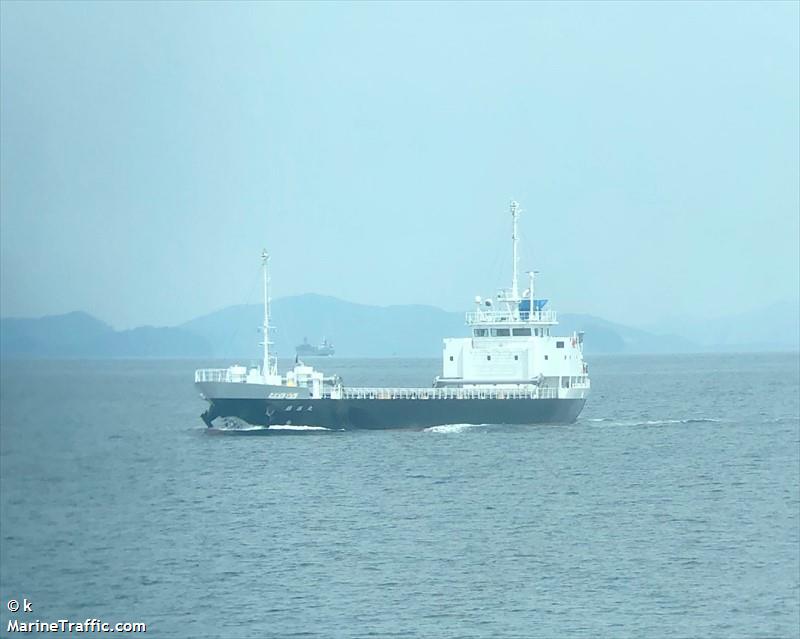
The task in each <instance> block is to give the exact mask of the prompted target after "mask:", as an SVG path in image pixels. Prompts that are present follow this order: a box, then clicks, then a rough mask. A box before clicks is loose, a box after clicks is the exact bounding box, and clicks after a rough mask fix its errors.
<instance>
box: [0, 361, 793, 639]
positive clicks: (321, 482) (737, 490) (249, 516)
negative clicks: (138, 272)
mask: <svg viewBox="0 0 800 639" xmlns="http://www.w3.org/2000/svg"><path fill="white" fill-rule="evenodd" d="M207 364H208V362H185V361H177V362H176V361H112V362H108V361H96V362H75V361H71V362H41V361H40V362H4V363H3V365H2V384H1V385H0V393H1V394H2V403H1V412H0V480H2V483H1V484H0V498H1V499H0V506H1V507H2V510H1V511H0V538H1V539H2V545H0V560H1V563H0V601H2V606H3V608H2V611H1V612H0V621H1V622H2V627H1V628H0V636H7V634H6V630H7V624H8V620H9V619H19V620H20V621H33V620H35V619H40V620H42V621H56V620H58V619H62V618H65V619H70V620H73V621H82V620H84V619H86V618H97V619H100V620H102V621H108V622H125V621H142V622H145V623H147V624H148V631H147V635H146V636H158V637H225V638H237V637H254V638H261V637H295V636H302V637H325V638H330V637H355V636H358V637H365V636H375V637H391V636H394V637H548V638H550V637H571V636H586V637H596V636H600V637H637V638H641V637H724V638H737V637H781V638H783V637H798V636H800V590H798V585H799V582H800V502H799V501H798V493H799V492H800V420H799V419H798V416H799V415H800V407H799V406H798V403H799V402H800V399H799V398H800V382H799V380H798V377H799V367H800V366H799V364H798V356H797V355H796V354H794V355H752V354H748V355H725V356H718V355H704V356H671V357H670V356H665V357H613V358H612V357H608V358H600V357H595V358H590V365H591V373H592V382H593V385H594V389H593V394H592V395H591V397H590V399H589V402H588V403H587V405H586V408H585V410H584V412H583V414H582V415H581V418H580V420H579V421H578V423H576V424H573V425H571V426H529V427H506V426H500V427H498V426H495V427H492V426H477V427H468V426H464V425H452V426H445V427H437V428H434V429H429V430H426V431H384V432H339V433H317V434H306V435H304V436H289V435H283V436H281V435H277V436H269V437H227V436H210V435H208V434H206V433H205V432H204V430H205V429H204V427H203V424H202V422H201V421H200V419H199V414H200V413H201V412H202V410H203V408H204V404H203V402H202V401H201V400H200V399H199V398H198V396H197V394H196V393H195V391H194V389H193V386H192V379H193V369H194V368H196V367H199V366H204V365H207ZM322 364H324V366H323V368H324V370H326V371H330V372H338V373H340V374H341V375H342V376H343V377H344V379H345V382H346V383H349V384H351V385H358V384H371V385H377V384H387V385H407V384H420V385H424V386H428V385H430V381H431V378H432V377H433V376H434V375H435V374H436V373H437V367H438V362H437V361H432V360H431V361H429V360H339V359H331V360H329V361H323V362H322ZM23 597H27V598H28V599H29V600H30V601H31V602H32V603H33V612H32V613H27V614H23V613H22V612H19V613H17V614H11V613H9V612H8V611H7V610H6V603H7V601H8V600H9V599H10V598H15V599H20V600H21V599H22V598H23ZM12 636H14V635H12Z"/></svg>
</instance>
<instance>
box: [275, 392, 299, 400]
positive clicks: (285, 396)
mask: <svg viewBox="0 0 800 639" xmlns="http://www.w3.org/2000/svg"><path fill="white" fill-rule="evenodd" d="M299 395H300V394H299V393H270V394H269V395H268V396H267V397H268V398H269V399H297V398H298V397H299Z"/></svg>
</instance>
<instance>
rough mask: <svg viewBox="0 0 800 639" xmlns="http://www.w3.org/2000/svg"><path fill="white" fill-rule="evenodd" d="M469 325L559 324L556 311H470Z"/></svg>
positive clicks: (467, 316)
mask: <svg viewBox="0 0 800 639" xmlns="http://www.w3.org/2000/svg"><path fill="white" fill-rule="evenodd" d="M466 321H467V324H558V314H557V313H556V312H555V311H518V310H505V311H502V310H498V311H495V310H492V311H469V312H468V313H467V314H466Z"/></svg>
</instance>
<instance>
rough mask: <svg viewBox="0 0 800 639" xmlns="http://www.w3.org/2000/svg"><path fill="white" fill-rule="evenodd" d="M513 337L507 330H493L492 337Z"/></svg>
mask: <svg viewBox="0 0 800 639" xmlns="http://www.w3.org/2000/svg"><path fill="white" fill-rule="evenodd" d="M510 335H511V331H510V330H509V329H507V328H493V329H492V336H493V337H509V336H510Z"/></svg>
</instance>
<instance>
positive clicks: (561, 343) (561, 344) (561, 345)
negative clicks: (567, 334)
mask: <svg viewBox="0 0 800 639" xmlns="http://www.w3.org/2000/svg"><path fill="white" fill-rule="evenodd" d="M556 348H564V342H556Z"/></svg>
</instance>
